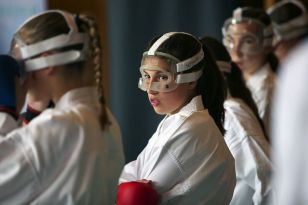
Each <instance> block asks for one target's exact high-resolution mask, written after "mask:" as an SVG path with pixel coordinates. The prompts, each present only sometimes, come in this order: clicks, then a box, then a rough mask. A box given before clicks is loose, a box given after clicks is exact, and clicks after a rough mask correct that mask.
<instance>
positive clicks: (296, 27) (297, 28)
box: [267, 0, 308, 43]
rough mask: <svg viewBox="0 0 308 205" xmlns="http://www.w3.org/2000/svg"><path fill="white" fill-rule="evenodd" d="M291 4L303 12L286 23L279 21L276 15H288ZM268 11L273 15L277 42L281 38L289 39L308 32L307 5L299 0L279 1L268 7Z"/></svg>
mask: <svg viewBox="0 0 308 205" xmlns="http://www.w3.org/2000/svg"><path fill="white" fill-rule="evenodd" d="M289 6H293V7H295V8H297V9H298V10H300V11H301V13H300V14H299V15H298V16H297V17H294V18H292V19H290V20H288V21H286V22H284V23H279V22H277V20H276V16H280V15H288V14H287V13H288V10H290V7H289ZM267 13H268V14H269V15H270V16H271V19H272V24H273V27H274V33H275V38H276V39H275V43H278V42H279V41H280V40H289V39H293V38H297V37H299V36H301V35H303V34H305V33H308V12H307V9H306V7H305V5H304V4H303V3H302V2H300V1H298V0H293V1H290V0H285V1H281V2H278V3H276V4H274V5H273V6H271V7H270V8H268V9H267Z"/></svg>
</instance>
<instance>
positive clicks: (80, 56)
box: [13, 10, 89, 72]
mask: <svg viewBox="0 0 308 205" xmlns="http://www.w3.org/2000/svg"><path fill="white" fill-rule="evenodd" d="M55 12H56V13H59V14H61V15H62V16H63V17H64V19H65V21H66V22H67V25H68V27H69V29H70V30H69V32H68V33H67V34H60V35H58V36H54V37H51V38H49V39H46V40H43V41H40V42H37V43H34V44H31V45H27V44H26V43H25V42H24V41H23V40H22V39H21V38H20V36H19V35H18V31H19V30H20V29H21V28H22V27H23V26H24V25H26V24H27V23H28V22H30V21H31V20H33V19H35V18H37V17H39V16H41V15H45V14H48V13H55ZM14 39H15V41H16V44H17V45H16V46H15V47H14V49H13V53H14V54H15V57H16V58H17V59H19V60H23V61H24V63H25V64H24V65H25V70H26V71H27V72H29V71H34V70H39V69H43V68H46V67H48V66H59V65H64V64H68V63H73V62H79V61H83V60H84V59H85V56H86V52H87V45H88V41H89V36H88V35H87V34H85V33H80V32H79V31H78V27H77V24H76V22H75V19H74V15H72V14H70V13H68V12H65V11H61V10H49V11H45V12H42V13H40V14H37V15H35V16H33V17H31V18H29V19H28V20H27V21H25V23H23V24H22V25H21V26H20V27H19V28H18V30H17V32H16V33H15V35H14ZM79 44H83V48H82V50H76V49H71V50H68V51H62V52H55V53H52V54H50V55H48V56H39V57H35V56H37V55H39V54H43V53H45V52H48V51H53V50H55V49H61V48H65V47H68V46H74V45H79Z"/></svg>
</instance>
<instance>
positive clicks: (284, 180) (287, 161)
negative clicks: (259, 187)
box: [272, 41, 308, 205]
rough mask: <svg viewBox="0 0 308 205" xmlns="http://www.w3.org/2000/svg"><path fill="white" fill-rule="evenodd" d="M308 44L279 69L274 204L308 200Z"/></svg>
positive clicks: (275, 133)
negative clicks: (275, 201) (275, 200)
mask: <svg viewBox="0 0 308 205" xmlns="http://www.w3.org/2000/svg"><path fill="white" fill-rule="evenodd" d="M307 51H308V42H307V41H306V42H305V44H304V43H303V45H302V46H301V47H299V48H298V49H297V50H295V52H293V53H292V54H291V55H290V56H291V57H290V58H289V59H288V60H287V61H285V64H284V66H283V67H282V68H281V71H282V72H281V75H280V79H279V81H278V86H277V91H276V93H275V98H274V100H275V101H274V102H275V105H276V106H275V107H274V110H273V111H274V112H273V130H272V135H273V148H274V150H273V157H274V162H275V165H276V166H277V169H276V172H275V176H274V183H275V188H276V189H277V200H278V201H277V203H276V204H279V205H287V204H307V201H308V195H307V190H308V151H307V150H308V148H307V144H308V89H307V88H308V80H307V76H308V69H307V68H308V52H307Z"/></svg>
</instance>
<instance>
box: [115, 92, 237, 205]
mask: <svg viewBox="0 0 308 205" xmlns="http://www.w3.org/2000/svg"><path fill="white" fill-rule="evenodd" d="M140 179H147V180H152V182H153V184H154V188H155V189H156V190H157V191H158V192H159V194H160V195H161V196H162V200H161V202H162V204H175V205H181V204H183V205H188V204H194V205H198V204H202V205H206V204H208V205H213V204H229V202H230V200H231V197H232V194H233V190H234V186H235V168H234V159H233V157H232V155H231V153H230V151H229V150H228V148H227V146H226V144H225V142H224V140H223V136H222V135H221V133H220V131H219V129H218V128H217V126H216V124H215V122H214V120H213V119H212V118H211V117H210V115H209V113H208V111H207V110H205V109H204V106H203V104H202V98H201V96H197V97H195V98H193V99H192V100H191V102H190V103H188V104H187V105H186V106H184V107H183V108H182V109H181V110H180V111H179V112H178V113H176V114H173V115H169V116H166V117H165V118H164V119H163V120H162V122H161V123H160V124H159V126H158V128H157V131H156V132H155V133H154V135H153V136H152V137H151V139H150V140H149V142H148V144H147V146H146V147H145V148H144V150H143V151H142V152H141V153H140V155H139V156H138V158H137V159H136V160H135V161H133V162H130V163H129V164H127V165H126V166H125V168H124V170H123V172H122V174H121V178H120V182H125V181H135V180H140Z"/></svg>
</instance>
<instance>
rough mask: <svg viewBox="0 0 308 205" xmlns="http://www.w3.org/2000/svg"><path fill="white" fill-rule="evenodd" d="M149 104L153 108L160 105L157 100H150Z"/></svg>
mask: <svg viewBox="0 0 308 205" xmlns="http://www.w3.org/2000/svg"><path fill="white" fill-rule="evenodd" d="M150 103H151V105H152V106H153V107H156V106H158V105H159V104H160V102H159V100H157V99H150Z"/></svg>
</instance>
